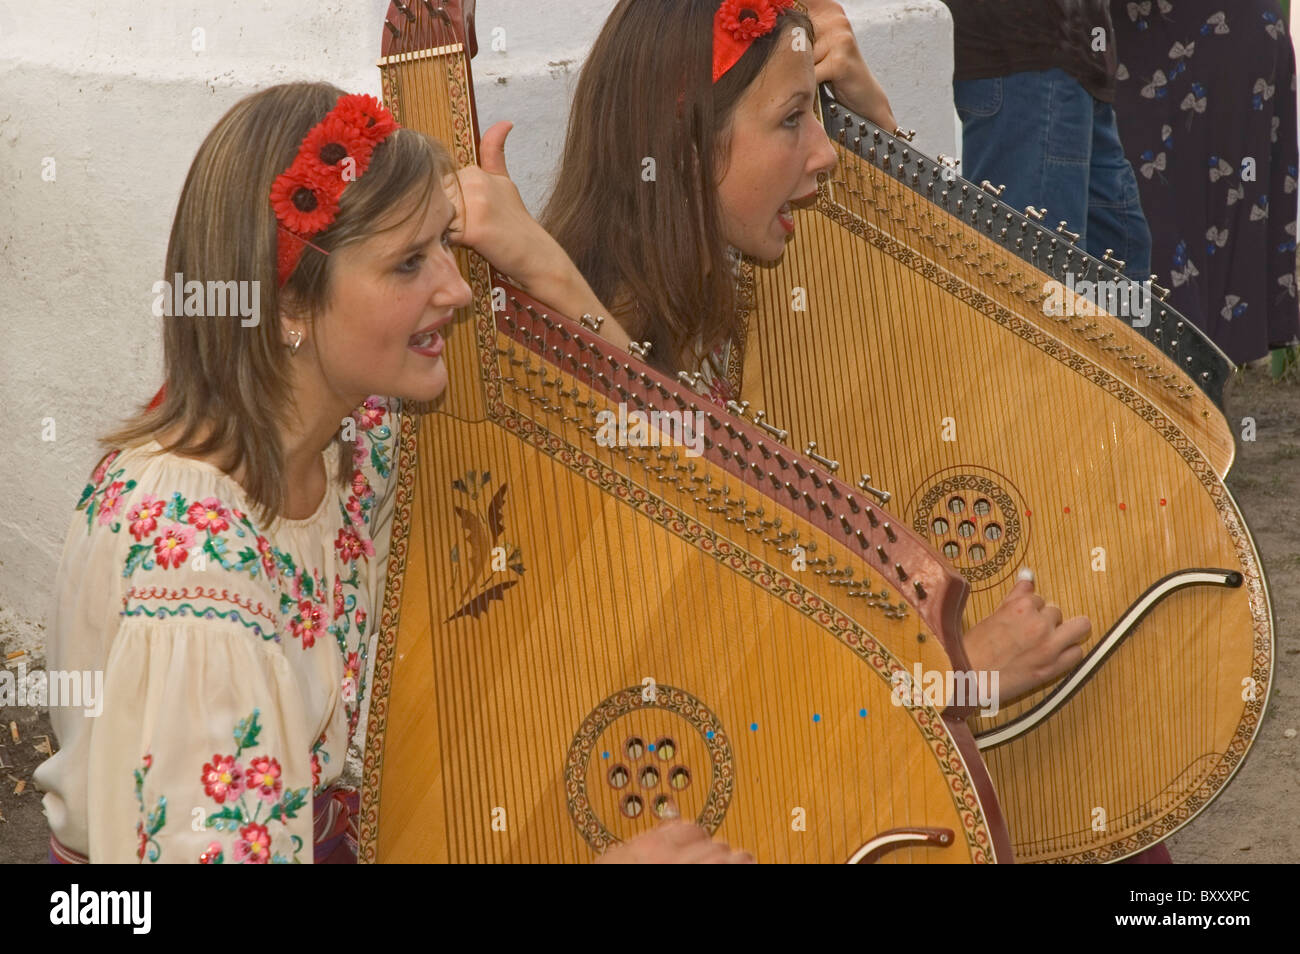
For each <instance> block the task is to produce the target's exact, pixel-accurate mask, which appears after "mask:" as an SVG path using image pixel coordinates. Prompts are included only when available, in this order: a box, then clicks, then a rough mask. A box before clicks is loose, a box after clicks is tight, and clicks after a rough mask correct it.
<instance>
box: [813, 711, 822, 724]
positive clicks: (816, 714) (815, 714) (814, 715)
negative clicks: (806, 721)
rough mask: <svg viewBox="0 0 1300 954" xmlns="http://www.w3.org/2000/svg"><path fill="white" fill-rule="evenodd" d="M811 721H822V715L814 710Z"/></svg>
mask: <svg viewBox="0 0 1300 954" xmlns="http://www.w3.org/2000/svg"><path fill="white" fill-rule="evenodd" d="M813 721H814V722H821V721H822V717H821V715H820V714H819V713H816V712H814V713H813Z"/></svg>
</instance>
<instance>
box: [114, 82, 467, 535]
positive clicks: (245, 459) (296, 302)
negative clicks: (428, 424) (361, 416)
mask: <svg viewBox="0 0 1300 954" xmlns="http://www.w3.org/2000/svg"><path fill="white" fill-rule="evenodd" d="M342 95H344V91H343V90H341V89H338V88H337V87H335V86H331V85H330V84H328V83H290V84H284V85H281V86H273V87H271V88H269V89H266V90H263V91H261V92H259V93H255V94H253V95H251V96H248V97H246V98H245V99H243V100H240V101H239V102H238V103H236V104H235V105H234V106H233V107H231V109H230V110H229V111H228V112H227V113H226V114H225V116H223V117H222V118H221V120H220V121H219V122H218V123H217V125H216V127H215V128H214V129H213V130H212V132H211V133H209V134H208V136H207V138H206V139H205V140H204V141H203V145H202V146H200V147H199V151H198V155H196V156H195V158H194V162H193V164H192V165H191V166H190V171H189V175H188V176H187V177H186V179H185V185H184V187H183V188H182V190H181V196H180V201H179V203H178V205H177V208H176V217H175V219H174V221H173V223H172V230H171V239H170V241H169V242H168V245H167V259H166V268H165V270H164V275H163V277H164V279H165V280H166V281H168V282H171V281H173V279H174V276H176V275H177V274H180V275H182V276H183V278H184V280H185V281H186V282H189V281H191V280H197V281H199V282H208V281H219V282H229V281H237V282H238V281H246V282H257V283H258V284H257V286H250V287H257V288H258V290H259V298H260V301H259V306H260V308H259V311H260V315H259V318H260V320H259V321H258V323H257V324H255V325H252V326H249V327H245V326H244V325H243V324H242V323H241V319H240V318H239V317H224V318H223V317H212V316H208V317H202V318H196V317H189V318H186V317H168V318H164V319H163V322H164V325H163V352H164V358H165V366H166V385H165V388H166V394H165V397H164V399H163V401H162V403H161V404H160V406H158V407H157V408H155V409H154V410H145V411H142V412H140V413H139V414H137V415H135V416H134V417H133V418H131V419H130V420H128V421H127V422H126V423H125V424H123V425H122V426H121V427H119V428H117V429H116V430H115V431H113V432H112V433H110V434H108V435H106V436H105V437H104V438H103V443H105V444H106V445H108V446H109V447H111V448H116V447H133V446H138V445H141V444H144V443H147V442H148V441H150V440H154V439H158V438H159V437H160V435H162V434H164V433H168V434H176V435H177V436H175V437H174V438H173V439H171V440H170V441H168V442H167V443H166V444H165V445H164V448H163V449H164V450H166V451H170V452H173V453H178V454H183V455H186V456H193V457H203V456H207V455H210V454H220V455H223V461H222V466H223V467H224V468H225V469H226V470H227V471H228V472H231V473H233V472H235V471H236V470H239V469H240V468H241V467H242V468H243V477H242V480H241V483H242V485H243V487H244V489H245V491H246V492H247V493H248V496H249V499H250V500H251V501H252V502H253V503H254V504H256V505H257V506H258V507H259V509H260V511H261V514H260V515H261V517H262V518H263V519H264V520H266V521H268V522H269V521H271V520H274V519H275V518H276V517H277V516H278V515H279V514H280V512H281V510H282V509H283V506H284V496H285V486H284V481H285V477H284V450H283V447H282V446H281V441H280V437H279V431H278V430H277V427H276V425H277V423H278V422H279V421H280V420H281V418H280V417H279V416H278V415H283V413H284V411H285V410H286V409H287V405H288V404H289V402H290V398H291V395H290V393H289V362H290V360H292V359H291V356H290V354H289V351H288V349H287V348H285V347H284V344H283V337H282V334H281V329H280V315H281V314H282V312H281V308H282V306H283V307H292V308H293V313H294V314H296V315H300V316H302V317H303V318H305V319H307V320H311V319H313V318H314V317H316V316H318V315H319V314H320V313H321V312H322V311H323V310H324V309H325V308H327V307H328V303H329V300H330V294H331V284H330V275H331V269H330V256H326V255H321V254H320V253H319V252H316V251H313V250H312V249H310V248H308V249H306V250H305V251H304V253H303V255H302V258H301V259H300V261H299V263H298V266H297V268H296V269H295V270H294V272H293V273H292V274H291V275H290V277H289V280H288V282H287V283H286V285H285V287H284V288H283V289H281V288H279V287H278V283H277V276H276V247H277V245H276V241H277V223H276V219H275V213H274V211H273V210H272V208H271V202H270V192H271V184H272V183H273V182H274V181H275V178H276V177H277V176H278V175H279V174H280V173H281V172H283V171H284V170H285V169H287V168H288V167H289V165H290V164H291V163H292V162H293V159H294V156H295V155H296V154H297V151H298V148H299V146H300V144H301V143H302V140H303V138H304V137H305V136H306V134H307V133H308V131H309V130H310V129H311V128H312V127H313V126H315V125H316V124H317V123H319V122H320V121H321V120H322V119H323V118H324V117H325V115H326V114H327V113H329V112H330V110H331V109H333V108H334V105H335V104H336V103H337V102H338V100H339V97H340V96H342ZM453 169H454V166H453V165H452V163H451V160H450V158H449V157H448V156H447V153H446V150H445V149H444V148H443V147H442V146H441V145H440V144H439V143H438V142H436V141H435V140H432V139H430V138H428V137H427V136H424V135H423V134H421V133H417V132H415V131H413V130H408V129H399V130H397V131H396V132H394V133H393V134H392V135H390V136H388V138H386V139H385V140H384V141H383V142H382V143H380V144H379V145H378V146H377V147H376V148H375V150H374V153H373V155H372V156H371V160H370V165H369V167H368V168H367V170H366V172H365V174H364V175H361V176H360V177H358V178H357V179H356V181H355V182H352V183H351V184H350V185H349V186H348V187H347V188H346V189H345V190H344V192H343V197H342V200H341V202H340V205H339V212H338V216H337V218H336V219H335V220H334V222H333V223H332V224H331V225H330V227H329V228H328V229H327V230H325V231H324V232H321V233H320V234H319V235H318V236H315V237H313V239H312V244H313V245H316V246H318V247H319V248H321V249H323V250H325V251H327V252H329V251H333V250H335V249H338V248H342V247H343V246H345V245H349V244H352V243H354V242H358V241H361V240H362V239H365V238H366V237H368V236H370V235H374V234H376V232H378V231H380V229H379V227H378V225H377V223H378V222H379V221H380V220H381V219H384V218H385V217H387V216H388V215H389V213H390V212H391V211H392V210H394V209H395V208H399V207H401V208H405V209H408V212H407V214H406V216H405V217H404V218H403V221H405V220H409V219H410V217H411V216H413V215H415V214H416V213H418V212H419V211H420V210H421V209H422V208H423V206H424V204H425V203H426V202H427V201H428V198H429V197H430V196H431V195H432V194H433V190H434V189H437V188H441V183H442V178H443V176H444V175H446V174H448V173H450V172H451V171H452V170H453ZM401 224H402V222H397V223H395V224H392V225H388V226H386V227H385V229H384V231H386V230H388V229H390V228H397V227H399V226H400V225H401ZM340 423H341V422H340ZM338 443H339V448H338V454H339V467H338V476H339V479H340V480H341V481H344V482H346V481H347V480H348V479H349V477H350V473H351V467H350V457H351V453H352V445H351V444H348V443H345V442H343V441H342V440H340V441H339V442H338Z"/></svg>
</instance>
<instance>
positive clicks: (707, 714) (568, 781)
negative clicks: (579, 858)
mask: <svg viewBox="0 0 1300 954" xmlns="http://www.w3.org/2000/svg"><path fill="white" fill-rule="evenodd" d="M643 692H644V687H642V686H630V687H628V688H626V689H620V690H619V691H618V692H616V693H614V694H613V695H611V696H609V697H608V698H606V699H604V700H603V701H602V702H601V703H600V704H599V705H597V706H596V708H595V709H593V710H592V711H591V713H590V714H589V715H588V716H587V718H586V719H584V720H583V722H582V725H581V726H580V727H579V728H578V731H577V733H576V734H575V735H574V737H573V742H572V743H571V744H570V745H569V752H568V755H567V756H566V758H565V762H564V791H565V796H566V798H567V800H568V806H569V815H570V817H571V818H572V819H573V823H574V824H575V825H577V826H578V831H579V832H581V833H582V837H583V838H584V839H586V841H587V844H589V845H591V847H592V848H593V849H595V850H596V851H597V852H603V851H605V850H606V849H607V848H609V847H610V846H611V845H615V844H618V843H619V841H620V839H619V838H618V837H617V836H616V835H614V834H613V832H611V831H610V830H609V829H608V828H607V827H606V826H605V824H604V822H603V821H602V820H601V819H600V818H599V817H598V816H597V815H596V812H595V811H594V809H593V808H592V804H591V798H590V797H589V794H588V791H587V775H588V769H589V766H590V764H591V760H592V757H593V755H594V754H595V747H596V743H597V742H598V741H599V739H600V737H601V736H602V735H603V734H604V732H605V730H606V729H607V728H609V726H611V725H612V724H613V723H615V722H617V721H618V720H619V719H622V718H623V717H625V716H628V715H631V714H633V713H639V712H646V711H652V710H660V711H664V712H669V713H672V714H673V715H676V716H679V717H680V718H681V719H683V720H685V721H686V723H687V724H689V725H690V727H691V728H692V729H694V730H695V731H696V732H697V733H698V734H699V737H700V740H701V741H702V742H703V743H704V746H705V751H706V752H707V753H708V761H709V764H710V766H711V769H712V771H711V777H710V779H709V786H708V793H707V795H706V797H705V800H704V806H703V808H702V809H701V810H700V813H699V815H698V816H697V817H696V819H695V823H696V824H697V825H699V826H700V827H701V828H703V829H704V830H705V831H707V832H709V834H713V833H714V832H716V831H717V830H718V826H720V825H721V824H722V819H723V817H724V816H725V815H726V813H727V806H728V805H730V803H731V793H732V790H733V787H734V784H735V782H734V778H735V771H734V765H733V761H732V754H731V743H730V741H729V739H728V737H727V733H726V731H725V730H724V729H723V727H722V722H721V721H720V720H719V719H718V717H717V716H716V715H715V714H714V713H713V712H712V711H711V710H710V709H709V707H708V706H706V705H705V704H704V703H703V702H701V701H700V700H699V699H697V698H695V696H693V695H691V694H690V693H689V692H686V691H685V690H682V689H677V688H675V687H673V686H666V685H662V684H660V685H656V686H655V687H654V694H653V695H654V701H653V702H647V701H646V700H645V699H644V698H643V695H642V694H643Z"/></svg>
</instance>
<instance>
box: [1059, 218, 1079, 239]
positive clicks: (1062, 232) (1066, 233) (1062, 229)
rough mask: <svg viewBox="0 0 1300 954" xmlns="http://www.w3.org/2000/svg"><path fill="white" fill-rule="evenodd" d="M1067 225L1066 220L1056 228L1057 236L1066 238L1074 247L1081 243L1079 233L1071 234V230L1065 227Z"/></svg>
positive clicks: (1062, 220)
mask: <svg viewBox="0 0 1300 954" xmlns="http://www.w3.org/2000/svg"><path fill="white" fill-rule="evenodd" d="M1067 224H1068V223H1067V222H1066V221H1065V219H1061V224H1060V225H1058V226H1057V227H1056V231H1057V234H1059V235H1064V236H1065V237H1066V238H1068V239H1069V240H1070V244H1071V245H1074V244H1076V243H1077V242H1078V241H1079V233H1078V232H1071V231H1070V230H1069V229H1067V228H1066V227H1065V226H1066V225H1067Z"/></svg>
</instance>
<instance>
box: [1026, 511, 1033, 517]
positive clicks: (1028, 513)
mask: <svg viewBox="0 0 1300 954" xmlns="http://www.w3.org/2000/svg"><path fill="white" fill-rule="evenodd" d="M1033 515H1034V512H1033V511H1032V510H1026V511H1025V516H1026V517H1032V516H1033Z"/></svg>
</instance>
